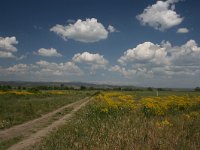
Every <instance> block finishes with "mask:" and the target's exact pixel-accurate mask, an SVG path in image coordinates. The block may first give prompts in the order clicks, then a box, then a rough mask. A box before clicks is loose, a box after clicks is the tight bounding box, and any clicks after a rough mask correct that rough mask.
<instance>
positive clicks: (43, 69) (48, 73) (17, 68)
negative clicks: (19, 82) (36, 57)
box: [0, 60, 83, 80]
mask: <svg viewBox="0 0 200 150" xmlns="http://www.w3.org/2000/svg"><path fill="white" fill-rule="evenodd" d="M0 73H1V76H7V75H8V76H9V75H11V76H13V77H14V76H16V77H21V78H22V79H23V78H27V79H32V77H36V80H37V77H40V78H42V79H45V80H49V79H54V80H55V79H57V77H58V78H63V79H65V77H66V76H70V75H73V76H80V75H82V74H83V71H82V70H81V69H80V68H79V67H78V66H76V65H75V64H74V63H73V62H65V63H55V62H47V61H42V60H41V61H38V62H36V63H35V64H21V63H20V64H16V65H13V66H10V67H7V68H2V67H0Z"/></svg>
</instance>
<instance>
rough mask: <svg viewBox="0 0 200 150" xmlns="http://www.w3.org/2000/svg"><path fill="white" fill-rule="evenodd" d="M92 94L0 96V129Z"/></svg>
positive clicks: (80, 92)
mask: <svg viewBox="0 0 200 150" xmlns="http://www.w3.org/2000/svg"><path fill="white" fill-rule="evenodd" d="M92 93H94V92H87V91H67V92H66V94H64V95H53V94H46V93H45V92H43V93H42V94H41V93H39V94H33V95H16V94H3V95H0V129H4V128H9V127H11V126H13V125H17V124H21V123H23V122H25V121H28V120H32V119H34V118H37V117H40V116H41V115H42V114H45V113H47V112H50V111H52V110H55V109H57V108H59V107H61V106H63V105H66V104H69V103H72V102H75V101H77V100H80V99H82V98H84V97H86V96H89V95H90V94H92Z"/></svg>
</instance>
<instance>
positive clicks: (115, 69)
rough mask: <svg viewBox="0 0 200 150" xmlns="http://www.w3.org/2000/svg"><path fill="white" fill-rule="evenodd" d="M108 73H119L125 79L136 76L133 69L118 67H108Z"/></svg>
mask: <svg viewBox="0 0 200 150" xmlns="http://www.w3.org/2000/svg"><path fill="white" fill-rule="evenodd" d="M109 71H112V72H119V73H121V74H122V75H123V76H125V77H127V78H128V77H130V76H132V75H135V74H136V70H135V69H126V68H124V67H121V66H118V65H115V66H112V67H110V68H109Z"/></svg>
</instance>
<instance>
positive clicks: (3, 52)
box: [0, 37, 18, 58]
mask: <svg viewBox="0 0 200 150" xmlns="http://www.w3.org/2000/svg"><path fill="white" fill-rule="evenodd" d="M16 44H18V41H17V40H16V37H5V38H3V37H0V58H13V57H15V56H14V55H13V53H14V52H17V48H16V47H15V46H14V45H16Z"/></svg>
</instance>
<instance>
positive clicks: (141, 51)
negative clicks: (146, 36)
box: [118, 42, 167, 64]
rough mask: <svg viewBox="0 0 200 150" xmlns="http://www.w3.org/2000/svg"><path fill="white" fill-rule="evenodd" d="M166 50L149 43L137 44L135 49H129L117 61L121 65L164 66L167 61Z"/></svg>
mask: <svg viewBox="0 0 200 150" xmlns="http://www.w3.org/2000/svg"><path fill="white" fill-rule="evenodd" d="M166 56H167V52H166V48H165V47H161V46H160V45H157V44H153V43H151V42H144V43H142V44H139V45H138V46H137V47H136V48H133V49H129V50H127V51H125V52H124V55H123V56H121V57H120V58H119V60H118V62H120V63H121V64H126V63H128V62H141V63H145V62H151V63H155V64H163V63H164V64H166V63H167V60H166V59H165V58H166Z"/></svg>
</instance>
